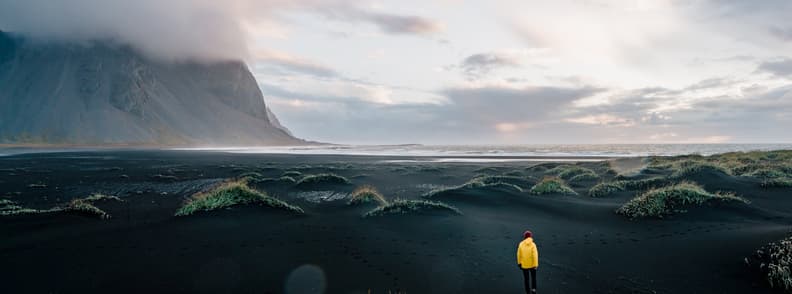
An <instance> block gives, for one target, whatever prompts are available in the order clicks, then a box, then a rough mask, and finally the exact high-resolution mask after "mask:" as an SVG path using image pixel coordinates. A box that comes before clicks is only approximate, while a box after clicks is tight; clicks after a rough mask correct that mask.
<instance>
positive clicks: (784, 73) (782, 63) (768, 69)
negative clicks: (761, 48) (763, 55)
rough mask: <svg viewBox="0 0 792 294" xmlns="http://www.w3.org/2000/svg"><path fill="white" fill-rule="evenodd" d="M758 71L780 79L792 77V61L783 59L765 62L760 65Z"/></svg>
mask: <svg viewBox="0 0 792 294" xmlns="http://www.w3.org/2000/svg"><path fill="white" fill-rule="evenodd" d="M756 70H757V71H759V72H765V73H769V74H772V75H774V76H778V77H789V76H792V59H788V58H781V59H775V60H768V61H764V62H762V63H761V64H759V67H758V68H757V69H756Z"/></svg>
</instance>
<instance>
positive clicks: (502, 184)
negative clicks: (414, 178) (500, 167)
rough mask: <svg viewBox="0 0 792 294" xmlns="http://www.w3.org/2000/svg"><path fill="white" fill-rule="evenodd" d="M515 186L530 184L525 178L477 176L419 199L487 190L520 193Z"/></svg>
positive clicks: (518, 187) (519, 189)
mask: <svg viewBox="0 0 792 294" xmlns="http://www.w3.org/2000/svg"><path fill="white" fill-rule="evenodd" d="M517 184H521V185H525V186H529V185H530V184H531V182H530V181H528V180H527V179H526V178H520V177H510V176H478V177H475V178H473V179H471V180H469V181H467V182H466V183H464V184H462V185H459V186H455V187H450V188H443V189H437V190H432V191H429V192H428V193H426V194H424V195H423V196H421V197H424V198H432V197H437V196H440V195H446V194H453V193H456V192H463V191H465V190H472V189H487V190H494V191H501V192H506V193H522V192H523V191H524V190H523V188H522V187H520V186H518V185H517Z"/></svg>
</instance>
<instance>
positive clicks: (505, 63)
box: [459, 53, 521, 79]
mask: <svg viewBox="0 0 792 294" xmlns="http://www.w3.org/2000/svg"><path fill="white" fill-rule="evenodd" d="M520 65H521V62H520V60H519V58H516V56H514V55H509V54H503V53H478V54H473V55H470V56H468V57H466V58H465V59H464V60H462V62H461V63H460V65H459V68H460V69H461V70H462V73H463V74H465V75H466V76H467V77H468V79H475V78H479V77H481V76H483V75H486V74H488V73H489V72H491V71H492V70H495V69H498V68H503V67H519V66H520Z"/></svg>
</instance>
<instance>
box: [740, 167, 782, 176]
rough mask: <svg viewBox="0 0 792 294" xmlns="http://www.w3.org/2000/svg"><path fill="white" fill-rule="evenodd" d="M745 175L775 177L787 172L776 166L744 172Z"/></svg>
mask: <svg viewBox="0 0 792 294" xmlns="http://www.w3.org/2000/svg"><path fill="white" fill-rule="evenodd" d="M745 176H749V177H755V178H760V179H777V178H783V177H786V176H787V174H786V173H785V172H784V171H783V170H780V169H778V168H759V169H756V170H754V171H752V172H750V173H747V174H745Z"/></svg>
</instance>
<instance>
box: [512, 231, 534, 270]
mask: <svg viewBox="0 0 792 294" xmlns="http://www.w3.org/2000/svg"><path fill="white" fill-rule="evenodd" d="M517 264H519V265H520V267H521V268H536V267H539V251H538V250H536V244H535V243H534V241H533V238H525V240H522V242H520V245H518V246H517Z"/></svg>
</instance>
